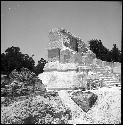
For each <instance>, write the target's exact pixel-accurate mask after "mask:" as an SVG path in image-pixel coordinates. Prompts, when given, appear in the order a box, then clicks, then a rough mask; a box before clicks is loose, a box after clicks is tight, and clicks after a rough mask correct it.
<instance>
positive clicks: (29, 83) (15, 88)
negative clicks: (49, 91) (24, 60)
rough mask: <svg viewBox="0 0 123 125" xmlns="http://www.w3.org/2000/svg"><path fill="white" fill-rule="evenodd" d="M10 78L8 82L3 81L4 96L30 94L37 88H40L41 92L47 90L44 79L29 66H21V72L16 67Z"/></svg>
mask: <svg viewBox="0 0 123 125" xmlns="http://www.w3.org/2000/svg"><path fill="white" fill-rule="evenodd" d="M9 78H10V79H9V81H8V83H2V86H3V88H2V96H9V97H17V96H22V95H29V94H30V93H34V92H36V91H37V90H40V93H44V92H45V87H44V85H43V84H42V81H41V80H39V79H38V77H37V76H36V74H35V73H33V72H31V71H30V70H29V69H27V68H21V71H20V72H19V71H17V70H16V69H14V70H13V71H12V72H11V73H10V74H9ZM4 84H5V85H4ZM6 85H7V86H6Z"/></svg>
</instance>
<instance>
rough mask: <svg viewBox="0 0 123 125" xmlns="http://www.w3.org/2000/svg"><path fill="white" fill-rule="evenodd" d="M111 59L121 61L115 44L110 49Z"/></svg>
mask: <svg viewBox="0 0 123 125" xmlns="http://www.w3.org/2000/svg"><path fill="white" fill-rule="evenodd" d="M111 55H112V61H113V62H121V52H120V50H119V49H118V48H117V45H116V44H113V48H112V50H111Z"/></svg>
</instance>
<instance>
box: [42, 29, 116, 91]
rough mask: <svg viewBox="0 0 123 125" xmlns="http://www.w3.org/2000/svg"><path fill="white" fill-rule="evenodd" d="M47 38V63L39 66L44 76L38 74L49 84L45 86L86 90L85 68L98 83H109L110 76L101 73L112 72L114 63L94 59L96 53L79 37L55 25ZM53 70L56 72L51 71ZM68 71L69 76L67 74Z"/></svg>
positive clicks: (86, 72) (87, 77) (86, 76)
mask: <svg viewBox="0 0 123 125" xmlns="http://www.w3.org/2000/svg"><path fill="white" fill-rule="evenodd" d="M49 39H50V41H49V44H48V63H47V64H46V65H45V67H44V69H43V70H44V73H43V75H44V76H45V77H44V78H43V77H40V78H41V79H43V83H45V85H47V84H49V85H48V86H49V87H50V86H51V87H54V88H58V87H62V88H65V87H66V88H69V87H83V88H86V89H87V88H88V87H87V86H88V85H87V83H88V82H87V81H88V79H89V77H90V76H89V73H88V72H89V71H92V74H94V73H96V74H97V75H98V76H99V77H98V78H97V77H96V78H95V79H97V80H99V81H102V82H105V81H106V84H107V83H109V82H111V80H110V78H111V76H110V77H104V75H106V74H109V73H112V72H113V71H115V70H113V67H114V66H113V65H117V64H112V63H107V62H105V61H102V60H100V59H97V58H96V55H95V54H94V53H93V52H92V51H91V50H90V49H89V47H88V46H87V45H86V44H85V43H84V42H83V41H82V40H81V39H80V38H77V37H76V36H74V35H72V34H71V33H70V32H68V31H66V30H65V29H62V28H58V29H52V30H51V31H50V33H49ZM54 71H56V72H55V73H54ZM73 72H74V73H73ZM46 74H47V75H46ZM68 74H72V75H70V76H69V75H68ZM60 75H61V76H62V77H61V76H60ZM102 76H103V77H102ZM68 77H69V78H68ZM53 78H54V80H53ZM49 79H50V80H49ZM95 79H93V80H95ZM46 81H47V82H46ZM115 81H116V80H113V81H112V83H113V84H114V82H115ZM50 82H51V83H50ZM92 83H93V82H92ZM56 84H57V85H56ZM99 84H100V83H99Z"/></svg>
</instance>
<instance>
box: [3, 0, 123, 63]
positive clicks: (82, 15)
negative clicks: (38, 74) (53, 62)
mask: <svg viewBox="0 0 123 125" xmlns="http://www.w3.org/2000/svg"><path fill="white" fill-rule="evenodd" d="M121 24H122V3H121V2H114V1H109V2H107V1H104V2H103V1H2V2H1V52H5V50H6V49H7V48H8V47H11V46H16V47H20V51H21V52H22V53H24V54H28V55H29V56H31V55H32V54H34V57H33V59H34V60H35V62H36V64H37V61H38V60H40V58H44V59H47V45H48V42H49V38H48V33H49V31H50V30H51V29H52V28H57V27H63V28H66V29H67V30H68V31H70V32H71V33H73V34H75V35H76V36H79V37H81V38H82V39H83V41H84V42H85V43H87V41H89V40H91V39H100V40H101V41H102V42H103V45H104V46H106V47H107V48H108V49H111V48H112V46H113V44H114V43H116V44H117V46H118V48H119V49H121V27H122V26H121Z"/></svg>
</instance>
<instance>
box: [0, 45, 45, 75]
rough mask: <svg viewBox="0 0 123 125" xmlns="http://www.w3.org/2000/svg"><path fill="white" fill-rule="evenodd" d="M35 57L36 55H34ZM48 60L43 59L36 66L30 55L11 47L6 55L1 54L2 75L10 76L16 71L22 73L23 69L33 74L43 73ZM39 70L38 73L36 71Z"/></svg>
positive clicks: (6, 51)
mask: <svg viewBox="0 0 123 125" xmlns="http://www.w3.org/2000/svg"><path fill="white" fill-rule="evenodd" d="M33 56H34V55H33ZM45 62H46V60H44V59H43V58H41V60H40V61H38V64H37V66H35V61H34V60H33V58H32V57H30V56H29V55H28V54H23V53H22V52H21V51H20V48H19V47H14V46H12V47H9V48H7V49H6V50H5V53H2V54H1V73H2V74H6V75H9V74H10V73H11V71H13V70H14V69H16V70H18V71H20V69H21V68H22V67H24V68H27V69H29V70H30V71H32V72H35V73H36V74H37V73H41V72H43V67H44V65H45ZM36 70H37V71H36Z"/></svg>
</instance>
